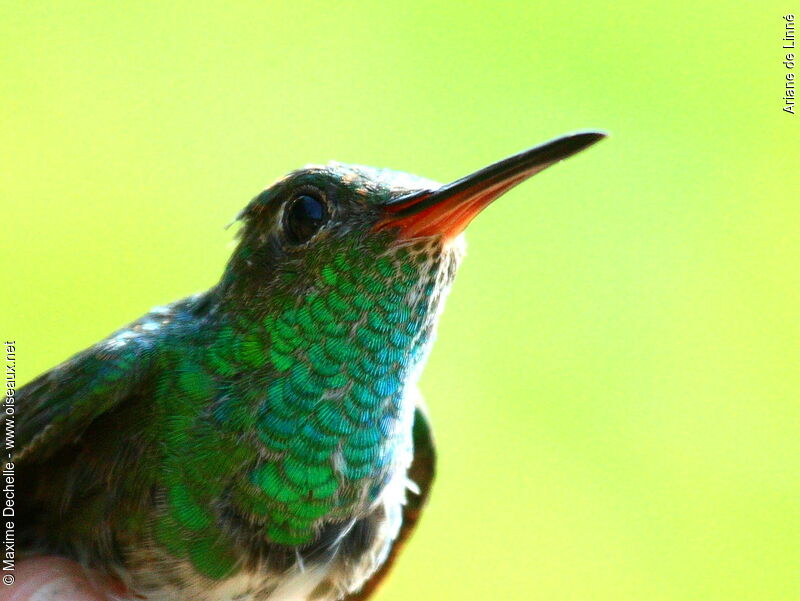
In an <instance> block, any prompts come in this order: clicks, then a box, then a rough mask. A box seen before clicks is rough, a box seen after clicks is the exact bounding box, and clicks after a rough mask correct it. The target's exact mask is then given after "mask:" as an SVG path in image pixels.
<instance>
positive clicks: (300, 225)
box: [286, 194, 328, 244]
mask: <svg viewBox="0 0 800 601" xmlns="http://www.w3.org/2000/svg"><path fill="white" fill-rule="evenodd" d="M327 221H328V209H327V207H326V206H325V203H324V202H323V201H322V200H320V199H319V198H317V197H316V196H312V195H311V194H301V195H300V196H298V197H296V198H295V199H294V200H292V201H291V204H290V205H289V208H288V210H287V211H286V236H287V238H289V241H290V242H292V243H293V244H303V243H304V242H308V241H309V240H311V238H313V237H314V234H316V233H317V232H318V231H319V229H320V228H321V227H322V226H323V225H325V223H326V222H327Z"/></svg>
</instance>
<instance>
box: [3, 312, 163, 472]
mask: <svg viewBox="0 0 800 601" xmlns="http://www.w3.org/2000/svg"><path fill="white" fill-rule="evenodd" d="M151 317H152V316H151V315H150V314H148V315H147V316H145V317H144V318H142V319H140V320H139V321H137V322H134V323H133V324H131V325H130V326H129V327H128V328H124V329H122V330H120V331H118V332H116V333H114V334H112V335H111V336H110V337H108V338H107V339H105V340H103V341H102V342H100V343H98V344H97V345H95V346H92V347H90V348H88V349H86V350H85V351H83V352H81V353H78V354H77V355H75V356H74V357H72V358H71V359H69V360H67V361H65V362H64V363H62V364H61V365H58V366H57V367H55V368H53V369H51V370H50V371H48V372H46V373H44V374H42V375H41V376H39V377H38V378H36V379H35V380H33V381H31V382H30V383H28V384H26V385H25V386H23V387H22V388H20V389H19V391H18V392H17V395H16V396H17V402H16V404H17V415H18V421H17V424H16V441H15V442H16V445H15V446H16V453H15V458H16V459H17V460H19V461H40V460H44V459H47V458H48V457H50V456H51V455H52V454H53V453H54V452H55V451H57V450H58V449H59V448H61V447H63V446H64V445H66V444H69V443H71V442H73V441H74V440H75V439H76V438H77V437H79V436H80V435H81V433H82V432H83V430H85V429H86V427H87V426H88V425H89V424H90V423H91V422H92V421H93V420H95V419H96V418H97V417H99V416H100V415H102V414H104V413H106V412H108V411H109V410H111V409H112V408H114V407H116V406H118V405H119V404H120V403H123V402H124V401H125V399H126V398H128V397H130V396H131V395H132V394H134V393H137V392H139V391H140V389H141V387H142V386H143V383H144V382H145V381H146V380H147V379H148V376H149V372H150V368H151V365H152V355H153V352H152V351H153V346H154V345H153V342H154V340H155V338H156V337H157V336H158V331H157V329H156V328H153V329H150V330H143V329H142V326H143V324H147V323H151Z"/></svg>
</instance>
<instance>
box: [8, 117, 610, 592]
mask: <svg viewBox="0 0 800 601" xmlns="http://www.w3.org/2000/svg"><path fill="white" fill-rule="evenodd" d="M603 137H604V134H602V133H600V132H581V133H575V134H571V135H566V136H563V137H560V138H557V139H555V140H553V141H550V142H547V143H545V144H542V145H540V146H537V147H534V148H531V149H529V150H525V151H523V152H520V153H518V154H515V155H513V156H511V157H509V158H506V159H504V160H501V161H499V162H496V163H494V164H491V165H489V166H488V167H485V168H483V169H481V170H479V171H476V172H474V173H472V174H471V175H468V176H466V177H463V178H461V179H459V180H456V181H454V182H452V183H449V184H446V185H441V184H438V183H436V182H433V181H431V180H427V179H424V178H420V177H417V176H414V175H410V174H407V173H402V172H397V171H393V170H389V169H376V168H371V167H364V166H358V165H348V164H342V163H336V162H332V163H329V164H327V165H323V166H313V165H312V166H307V167H305V168H302V169H299V170H297V171H294V172H292V173H290V174H289V175H287V176H285V177H284V178H282V179H280V180H278V181H277V182H275V183H274V184H273V185H271V186H270V187H268V188H267V189H265V190H264V191H263V192H261V193H260V194H258V195H257V196H256V197H255V198H254V199H253V200H252V201H251V202H250V203H249V204H248V205H247V206H246V207H245V208H244V209H243V210H242V211H241V212H240V213H239V215H238V216H237V221H238V222H239V223H240V228H239V232H238V239H239V240H238V244H237V246H236V248H235V250H234V252H233V253H232V256H231V258H230V260H229V262H228V263H227V266H226V267H225V269H224V272H223V274H222V276H221V278H220V280H219V282H218V283H217V284H216V285H215V286H214V287H212V288H211V289H209V290H207V291H205V292H202V293H199V294H196V295H194V296H190V297H188V298H185V299H183V300H179V301H177V302H174V303H172V304H169V305H166V306H161V307H155V308H154V309H152V310H151V311H150V312H149V313H147V314H146V315H144V316H143V317H141V318H140V319H138V320H136V321H134V322H133V323H131V324H130V325H128V326H126V327H124V328H122V329H120V330H118V331H117V332H114V333H112V334H111V335H109V336H108V337H107V338H105V339H104V340H101V341H100V342H98V343H97V344H95V345H94V346H91V347H89V348H87V349H85V350H83V351H82V352H79V353H78V354H76V355H74V356H73V357H71V358H70V359H68V360H67V361H65V362H64V363H61V364H60V365H58V366H56V367H54V368H53V369H51V370H50V371H48V372H46V373H44V374H42V375H40V376H39V377H37V378H36V379H34V380H33V381H31V382H30V383H28V384H27V385H25V386H24V387H22V388H21V389H20V390H19V391H18V392H17V423H16V448H15V451H14V456H13V460H14V463H15V464H16V473H17V475H18V476H17V478H18V486H19V496H20V498H21V499H24V502H21V503H20V504H19V505H20V506H22V509H21V511H22V512H23V514H22V515H21V516H20V518H19V522H20V525H19V530H18V535H17V536H18V541H19V545H20V550H21V551H22V552H23V553H24V554H29V555H32V554H54V555H60V556H64V557H67V558H70V559H72V560H74V561H76V562H78V563H80V564H82V565H84V566H86V567H87V568H93V569H98V570H101V571H103V572H105V573H107V574H111V575H113V576H115V577H116V578H118V579H119V580H120V581H121V582H122V583H123V585H124V587H125V588H126V590H127V591H129V592H130V594H131V595H135V596H136V598H139V599H147V600H149V601H167V600H170V601H175V600H178V601H182V600H186V601H190V600H191V601H337V600H340V599H347V600H348V601H358V600H363V599H366V598H367V597H369V596H370V595H371V594H372V592H373V591H374V590H375V588H376V587H377V585H378V583H379V582H380V581H381V580H382V579H383V578H384V577H385V575H386V573H387V571H388V569H389V567H390V566H391V564H392V563H393V562H394V559H395V558H396V556H397V553H398V551H399V549H400V548H401V545H402V544H403V542H404V541H405V540H406V539H407V538H408V536H409V534H410V533H411V531H412V530H413V528H414V527H415V525H416V523H417V521H418V519H419V516H420V512H421V510H422V509H423V506H424V504H425V502H426V500H427V498H428V494H429V491H430V487H431V483H432V481H433V476H434V468H435V450H434V442H433V437H432V434H431V426H430V423H429V420H428V417H427V412H426V409H425V406H424V404H423V401H422V397H421V395H420V393H419V391H418V388H417V381H418V378H419V375H420V372H421V370H422V368H423V365H424V363H425V361H426V359H427V356H428V354H429V352H430V349H431V344H432V343H433V340H434V337H435V332H436V325H437V321H438V319H439V316H440V315H441V312H442V309H443V306H444V301H445V297H446V296H447V294H448V292H449V290H450V287H451V285H452V283H453V279H454V277H455V275H456V271H457V269H458V267H459V264H460V263H461V259H462V257H463V255H464V248H465V246H464V236H463V232H464V230H465V228H466V227H467V225H468V224H469V223H470V222H471V221H472V219H473V218H474V217H475V216H476V215H477V214H478V213H479V212H481V211H482V210H483V209H484V208H485V207H487V206H488V205H489V204H490V203H491V202H492V201H494V200H495V199H496V198H498V197H499V196H501V195H502V194H504V193H505V192H507V191H508V190H509V189H511V188H513V187H514V186H516V185H517V184H519V183H520V182H522V181H524V180H526V179H527V178H529V177H531V176H532V175H534V174H536V173H538V172H540V171H542V170H543V169H545V168H547V167H549V166H551V165H553V164H554V163H557V162H559V161H560V160H562V159H564V158H567V157H569V156H571V155H573V154H575V153H577V152H579V151H581V150H583V149H585V148H587V147H588V146H590V145H592V144H594V143H595V142H597V141H599V140H600V139H602V138H603Z"/></svg>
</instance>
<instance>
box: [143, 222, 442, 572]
mask: <svg viewBox="0 0 800 601" xmlns="http://www.w3.org/2000/svg"><path fill="white" fill-rule="evenodd" d="M430 244H431V243H430V242H426V243H422V242H417V243H416V244H413V245H399V246H393V245H392V244H390V239H389V238H388V237H378V236H375V237H373V238H371V239H369V240H368V241H359V244H358V245H356V244H355V243H354V242H353V241H352V239H345V240H343V241H342V243H341V244H339V245H335V244H328V245H326V246H325V248H324V249H323V250H322V251H321V252H320V253H319V255H318V256H315V257H314V261H313V263H310V264H308V265H306V266H305V268H304V270H303V271H302V272H301V274H302V275H300V276H298V277H297V282H295V283H294V284H293V287H291V288H289V290H290V291H289V292H284V293H282V294H275V293H274V292H271V293H270V297H269V298H270V300H269V305H268V306H266V307H265V306H260V305H259V304H258V303H257V302H254V303H252V304H251V305H249V306H248V307H241V306H239V307H236V310H231V311H227V312H226V311H224V305H223V313H222V316H221V317H220V318H219V319H218V320H216V321H215V322H214V325H213V327H206V328H205V329H202V330H201V331H199V332H198V333H197V336H198V340H197V348H198V349H204V348H207V349H208V350H207V351H204V352H202V353H201V352H198V353H197V354H196V355H194V356H192V355H188V356H187V354H186V353H185V352H183V353H181V352H178V351H176V352H175V353H174V356H169V353H167V355H165V356H164V357H161V358H160V360H161V361H163V362H165V364H170V363H172V362H174V363H175V364H177V366H178V367H177V369H178V372H179V377H177V378H164V379H163V381H162V382H160V384H159V387H158V390H157V393H156V401H157V402H156V405H157V407H159V408H160V410H161V411H163V414H164V415H165V416H168V417H165V420H166V424H165V433H164V440H165V455H166V457H165V461H164V464H163V465H164V471H163V480H164V482H165V489H166V511H165V512H164V513H163V514H162V515H160V516H159V518H158V519H157V522H156V526H155V538H156V540H157V542H159V543H160V544H161V545H163V546H166V547H167V548H168V549H169V550H170V552H171V553H173V554H174V555H176V556H179V557H180V556H189V557H190V558H191V560H192V562H193V563H194V564H195V566H196V567H197V568H198V569H199V570H200V571H202V572H204V573H205V574H207V575H209V576H212V577H214V576H215V577H221V576H222V575H224V574H226V573H228V572H229V570H230V569H231V567H232V566H233V565H234V564H235V563H236V560H237V553H236V550H235V548H234V546H233V543H232V542H231V541H228V542H227V543H225V542H221V541H223V540H225V539H224V538H223V537H220V536H219V530H218V528H219V521H220V515H219V512H220V510H219V508H220V507H224V508H225V512H226V513H227V514H231V515H233V516H235V517H236V519H237V520H238V521H239V522H241V523H244V524H246V525H247V527H248V528H252V529H256V530H258V529H262V531H263V532H262V534H263V536H264V537H265V538H266V540H267V541H269V542H272V543H278V544H285V545H303V544H306V543H309V542H310V541H312V540H313V538H314V536H315V534H316V526H317V524H319V523H320V520H321V519H325V520H328V521H330V520H346V519H348V518H349V517H351V516H353V515H357V514H358V512H359V511H361V510H363V509H365V508H366V507H367V506H368V505H369V504H371V503H372V502H374V501H375V500H376V498H378V497H379V495H380V494H381V493H382V492H383V490H384V489H385V488H386V486H387V485H388V484H389V482H390V478H391V476H392V475H393V474H396V473H405V468H406V467H407V466H408V464H409V462H410V459H411V452H412V449H411V437H410V435H411V423H412V420H413V409H414V407H413V399H412V400H410V398H409V397H410V394H411V393H412V391H411V390H410V388H411V386H410V384H412V383H413V380H414V378H415V377H416V372H417V370H418V367H419V365H420V363H421V362H422V361H423V360H424V355H425V353H426V352H427V349H428V347H429V343H430V342H431V337H432V332H433V329H434V325H435V320H436V317H437V313H438V310H439V309H438V307H439V304H440V302H441V300H442V297H443V295H444V294H445V293H446V291H447V289H448V288H449V283H450V280H451V279H452V277H453V275H454V272H455V267H454V266H451V265H449V264H448V263H449V262H450V257H449V255H448V254H447V253H444V254H443V253H441V252H440V249H436V252H433V249H432V248H431V247H430ZM365 245H366V247H365ZM165 371H166V370H165ZM220 381H222V382H224V386H223V387H222V388H221V389H220ZM209 397H211V398H215V399H216V401H215V402H214V404H213V406H212V407H211V408H210V409H209V410H208V411H205V412H203V411H200V412H199V411H198V407H200V406H202V404H203V402H204V400H206V399H208V398H209ZM221 464H224V465H221ZM231 466H242V468H241V471H240V472H238V473H230V474H229V477H224V478H220V477H219V474H220V473H223V474H225V473H228V472H229V471H230V469H231ZM398 468H400V469H398Z"/></svg>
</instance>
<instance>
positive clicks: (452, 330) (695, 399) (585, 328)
mask: <svg viewBox="0 0 800 601" xmlns="http://www.w3.org/2000/svg"><path fill="white" fill-rule="evenodd" d="M66 4H67V3H57V2H29V3H24V7H23V4H22V3H20V4H19V5H18V6H16V7H12V6H11V3H4V5H3V7H2V9H0V11H1V12H0V34H2V35H0V64H1V65H2V72H3V74H4V81H5V85H4V87H3V88H4V89H3V92H2V100H3V110H2V115H0V152H2V155H0V159H1V160H2V164H3V165H4V169H2V171H1V172H0V192H1V193H2V203H3V215H4V228H3V229H4V243H3V251H2V254H3V264H4V273H5V276H4V277H5V286H4V293H3V300H2V304H3V324H2V335H3V336H11V337H14V338H15V339H16V341H17V348H18V365H19V375H20V381H25V380H27V379H29V378H31V377H33V376H34V375H36V374H37V373H39V372H40V371H42V370H45V369H47V368H49V367H51V366H53V365H54V364H55V363H57V362H58V361H60V360H62V359H64V358H66V357H67V356H69V355H70V354H72V353H73V352H75V351H77V350H79V349H81V348H83V347H85V346H87V345H89V344H91V343H93V342H95V341H96V340H98V339H99V338H101V337H102V336H104V335H105V334H107V333H109V332H110V331H112V330H114V329H115V328H117V327H118V326H121V325H123V324H125V323H126V322H128V321H130V320H131V319H133V318H135V317H137V316H139V315H140V314H142V313H144V312H145V311H147V310H148V308H149V307H151V306H152V305H156V304H159V303H164V302H167V301H171V300H173V299H176V298H179V297H181V296H185V295H187V294H189V293H193V292H195V291H197V290H199V289H202V288H205V287H208V286H210V285H211V284H213V283H214V281H215V280H216V278H217V277H218V275H219V274H220V271H221V269H222V266H223V264H224V263H225V260H226V258H227V256H228V254H229V253H230V248H231V247H230V244H229V241H230V240H231V232H230V231H227V232H226V231H224V230H223V229H222V226H224V225H225V224H226V223H228V222H229V221H230V220H231V218H232V217H233V215H234V214H235V213H236V212H237V211H238V209H239V208H240V207H242V206H243V204H244V203H245V202H246V201H247V200H248V199H250V198H251V197H252V196H253V195H254V194H255V193H257V192H258V191H259V190H260V189H261V188H262V187H264V186H265V185H267V184H268V183H269V182H271V181H272V180H273V179H274V178H276V177H277V176H279V175H281V174H283V173H284V172H286V171H288V170H290V169H293V168H295V167H298V166H300V165H303V164H305V163H308V162H324V161H327V160H328V159H337V160H340V161H346V162H358V163H364V164H370V165H378V166H391V167H394V168H397V169H404V170H407V171H411V172H415V173H419V174H421V175H425V176H428V177H432V178H435V179H439V180H449V179H453V178H456V177H459V176H461V175H463V174H465V173H467V172H469V171H471V170H473V169H476V168H478V167H480V166H482V165H484V164H485V163H488V162H490V161H493V160H495V159H498V158H501V157H503V156H505V155H507V154H510V153H512V152H515V151H517V150H519V149H521V148H524V147H527V146H530V145H533V144H535V143H538V142H541V141H543V140H546V139H549V138H551V137H553V136H555V135H558V134H561V133H564V132H567V131H571V130H575V129H579V128H604V129H607V130H609V131H610V132H612V134H613V135H612V137H611V138H610V139H609V140H607V141H605V142H603V143H601V144H599V145H598V146H596V147H594V148H592V149H591V150H589V151H587V152H585V153H583V154H581V155H580V156H577V157H575V158H573V159H570V160H569V161H568V162H566V163H564V164H562V165H559V166H557V167H555V168H553V169H552V170H550V171H548V172H546V173H544V174H542V175H540V176H537V177H536V178H534V180H532V181H531V182H529V183H527V184H525V185H524V186H522V187H520V188H518V189H516V190H514V191H513V192H512V193H510V194H508V196H507V197H505V198H503V199H502V201H500V202H498V203H497V204H496V205H494V206H493V207H491V208H490V209H489V210H488V211H487V212H486V213H485V214H484V215H482V216H481V217H480V218H479V219H478V220H476V222H475V223H474V224H473V225H472V226H471V227H470V232H469V234H470V235H469V236H468V238H469V241H470V252H469V256H468V257H467V260H466V262H465V264H464V267H463V269H462V271H461V273H460V275H459V278H458V280H457V282H456V286H455V290H454V292H453V294H452V296H451V297H450V300H449V303H448V308H447V310H446V311H445V314H444V317H443V320H442V323H441V328H440V332H439V341H438V343H437V346H436V347H435V350H434V353H433V356H432V357H431V360H430V363H429V365H428V368H427V370H426V372H425V375H424V378H423V382H422V385H423V390H424V392H425V394H426V396H427V399H428V401H429V404H430V406H431V411H432V414H433V418H434V420H435V423H436V427H437V433H438V443H439V448H440V453H441V455H440V457H441V461H440V476H439V480H438V482H437V485H436V487H435V492H434V495H433V500H432V503H431V505H430V507H429V510H428V511H427V513H426V517H425V519H423V521H422V526H421V528H420V530H419V532H418V533H417V535H416V536H415V537H414V539H413V541H412V543H411V544H410V546H409V547H408V548H407V550H406V552H405V553H404V554H403V556H402V560H401V561H400V562H399V565H398V567H397V569H396V571H395V573H394V575H393V577H392V578H391V580H390V582H389V583H388V584H387V585H386V586H385V587H384V589H383V591H382V592H381V594H380V595H379V599H380V600H381V601H390V600H391V601H408V600H410V599H434V600H450V599H452V600H458V601H469V600H473V599H474V600H476V601H485V600H495V599H502V600H506V601H508V600H515V599H520V600H522V599H525V600H528V599H543V600H553V601H566V600H592V601H602V600H609V601H612V600H613V601H623V600H632V601H633V600H636V601H640V600H648V601H661V600H675V601H677V600H680V601H686V600H695V599H697V600H703V601H711V600H725V601H734V600H740V599H741V600H745V599H746V600H752V599H758V600H786V601H792V600H797V599H800V476H799V474H800V395H798V392H800V378H798V363H799V362H800V352H799V349H800V344H799V343H798V336H799V335H800V320H798V299H800V266H799V265H798V263H799V262H800V242H799V241H798V240H799V238H800V236H798V226H800V202H799V198H798V196H799V195H798V192H797V184H798V182H797V176H798V166H800V153H799V152H798V138H797V134H798V127H797V123H798V122H797V119H798V117H792V116H791V115H788V114H787V113H784V112H782V111H781V107H782V102H783V101H782V99H781V97H782V95H783V76H784V67H783V65H782V64H781V60H782V52H783V51H782V50H781V37H782V35H783V26H784V21H783V19H782V15H783V14H785V13H786V12H790V11H791V10H792V8H794V9H798V8H800V7H798V6H794V7H791V6H789V4H785V5H780V4H778V3H777V2H760V3H753V4H754V7H753V8H749V7H745V6H742V5H739V4H734V3H730V8H728V9H725V8H723V7H721V6H720V5H719V4H720V3H716V2H709V1H702V0H701V1H697V2H693V3H691V4H690V5H685V6H684V5H681V4H680V3H677V4H676V3H666V2H662V3H641V2H622V3H616V4H610V3H605V2H603V3H569V2H568V3H555V2H541V1H537V2H516V3H489V2H486V3H469V4H467V3H460V2H450V3H442V4H440V5H438V6H435V7H434V6H425V7H423V6H422V5H420V6H419V7H411V6H409V5H407V4H406V3H404V2H381V3H375V4H372V5H370V6H365V5H358V4H354V3H346V2H339V3H336V4H335V5H334V4H333V3H316V4H312V3H308V4H304V5H303V6H302V7H298V6H296V5H295V4H294V3H279V2H270V3H264V2H252V3H249V4H248V3H222V2H220V3H204V4H203V5H202V6H198V5H196V4H195V3H194V2H180V3H169V5H168V3H155V2H138V3H135V4H134V3H128V4H127V6H124V7H123V6H121V5H115V6H102V5H101V4H100V3H93V2H72V3H69V8H65V7H64V6H65V5H66ZM795 12H800V11H798V10H795Z"/></svg>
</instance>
